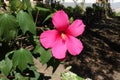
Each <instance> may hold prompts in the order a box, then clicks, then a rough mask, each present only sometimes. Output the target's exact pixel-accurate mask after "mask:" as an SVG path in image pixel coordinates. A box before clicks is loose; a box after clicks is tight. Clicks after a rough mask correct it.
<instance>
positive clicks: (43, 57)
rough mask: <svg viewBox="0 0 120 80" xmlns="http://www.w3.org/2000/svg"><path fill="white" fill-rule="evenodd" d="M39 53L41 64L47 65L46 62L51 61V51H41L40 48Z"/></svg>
mask: <svg viewBox="0 0 120 80" xmlns="http://www.w3.org/2000/svg"><path fill="white" fill-rule="evenodd" d="M40 51H41V55H40V61H41V63H42V64H45V63H47V62H48V61H49V60H50V59H51V57H52V55H51V50H45V49H42V48H41V49H40Z"/></svg>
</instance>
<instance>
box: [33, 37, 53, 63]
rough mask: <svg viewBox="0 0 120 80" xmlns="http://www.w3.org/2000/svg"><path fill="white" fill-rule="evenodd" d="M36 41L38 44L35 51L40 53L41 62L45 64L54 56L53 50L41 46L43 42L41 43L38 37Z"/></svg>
mask: <svg viewBox="0 0 120 80" xmlns="http://www.w3.org/2000/svg"><path fill="white" fill-rule="evenodd" d="M35 41H36V46H35V49H34V53H39V54H40V61H41V63H42V64H45V63H47V62H48V61H49V60H50V59H51V57H52V55H51V50H50V49H48V50H46V49H44V48H43V47H42V46H41V44H40V42H39V40H38V39H36V40H35Z"/></svg>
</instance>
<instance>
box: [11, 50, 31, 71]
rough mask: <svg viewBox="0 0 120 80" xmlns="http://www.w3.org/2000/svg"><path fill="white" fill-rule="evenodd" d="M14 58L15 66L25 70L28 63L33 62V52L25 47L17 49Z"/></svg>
mask: <svg viewBox="0 0 120 80" xmlns="http://www.w3.org/2000/svg"><path fill="white" fill-rule="evenodd" d="M12 59H13V65H14V68H16V66H17V67H18V68H19V69H20V70H21V71H23V70H25V69H26V68H27V66H28V64H33V58H32V53H31V52H30V51H28V50H26V49H23V48H21V49H19V50H17V51H15V52H14V54H13V58H12Z"/></svg>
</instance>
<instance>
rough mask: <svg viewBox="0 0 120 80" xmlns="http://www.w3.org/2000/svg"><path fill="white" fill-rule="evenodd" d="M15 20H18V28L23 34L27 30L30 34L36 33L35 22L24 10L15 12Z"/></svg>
mask: <svg viewBox="0 0 120 80" xmlns="http://www.w3.org/2000/svg"><path fill="white" fill-rule="evenodd" d="M17 20H18V22H19V25H20V28H21V30H22V32H23V33H24V34H25V33H26V32H27V31H29V32H31V33H32V34H36V26H35V23H34V21H33V19H32V17H31V16H30V15H29V14H28V13H26V12H24V11H20V12H19V13H18V14H17Z"/></svg>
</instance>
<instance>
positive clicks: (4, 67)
mask: <svg viewBox="0 0 120 80" xmlns="http://www.w3.org/2000/svg"><path fill="white" fill-rule="evenodd" d="M11 68H12V61H11V60H10V59H9V58H8V57H7V58H5V60H2V61H1V62H0V71H1V72H2V73H3V74H4V75H5V76H8V75H9V73H10V70H11Z"/></svg>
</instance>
